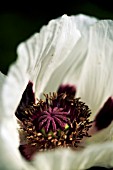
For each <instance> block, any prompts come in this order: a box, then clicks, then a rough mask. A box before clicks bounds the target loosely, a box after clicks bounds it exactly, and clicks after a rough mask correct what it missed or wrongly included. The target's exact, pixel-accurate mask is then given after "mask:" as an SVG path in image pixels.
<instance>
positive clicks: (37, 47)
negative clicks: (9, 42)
mask: <svg viewBox="0 0 113 170" xmlns="http://www.w3.org/2000/svg"><path fill="white" fill-rule="evenodd" d="M73 35H74V36H73ZM80 36H81V35H80V32H79V30H78V29H77V28H76V23H75V22H74V21H73V20H72V19H71V18H70V17H68V16H66V15H64V16H62V17H61V18H59V19H58V20H52V21H50V22H49V24H48V25H47V26H44V27H43V28H42V29H41V31H40V34H38V33H37V34H35V35H34V36H33V37H31V38H30V39H29V40H28V41H26V42H25V43H22V44H20V46H19V47H18V55H19V57H18V59H17V61H16V63H15V64H13V65H12V66H11V67H10V70H9V73H8V77H7V79H6V82H5V85H4V89H3V103H4V106H6V109H5V110H6V113H7V114H9V113H14V112H15V110H16V108H17V106H18V103H19V101H20V99H21V97H22V93H23V91H24V89H25V87H26V85H27V83H28V81H29V80H30V81H32V82H33V85H34V90H35V92H36V93H35V95H36V96H39V95H40V94H41V93H42V92H43V89H44V87H45V86H46V84H47V82H48V80H49V77H50V76H51V74H52V72H53V71H54V69H55V68H56V67H58V66H59V65H60V64H61V63H62V62H63V61H64V60H65V59H66V58H67V57H68V54H69V53H70V51H71V50H72V48H73V47H74V45H75V44H76V42H77V41H78V40H79V38H80ZM4 96H5V97H4ZM6 98H7V101H8V102H6Z"/></svg>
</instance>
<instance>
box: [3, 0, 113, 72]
mask: <svg viewBox="0 0 113 170" xmlns="http://www.w3.org/2000/svg"><path fill="white" fill-rule="evenodd" d="M79 13H83V14H87V15H91V16H95V17H97V18H99V19H113V5H112V0H107V1H105V2H104V1H102V0H89V1H88V0H77V1H76V0H68V1H67V0H53V1H49V0H48V1H46V0H45V1H44V0H40V1H38V0H37V2H34V1H33V0H32V1H30V2H25V1H24V0H23V2H22V1H15V2H12V3H11V1H9V2H7V1H4V2H2V5H1V4H0V70H1V71H2V72H3V73H5V74H6V73H7V71H8V67H9V65H10V64H11V63H12V62H13V61H15V60H16V48H17V45H18V44H19V43H20V42H21V41H24V40H26V39H27V38H28V37H29V36H31V35H32V34H34V33H35V32H38V31H39V30H40V28H41V26H42V25H45V24H47V23H48V21H49V20H51V19H54V18H57V17H59V16H61V15H63V14H67V15H75V14H79Z"/></svg>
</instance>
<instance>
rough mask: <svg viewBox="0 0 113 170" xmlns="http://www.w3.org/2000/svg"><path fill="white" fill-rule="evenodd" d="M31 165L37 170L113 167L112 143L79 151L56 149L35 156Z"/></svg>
mask: <svg viewBox="0 0 113 170" xmlns="http://www.w3.org/2000/svg"><path fill="white" fill-rule="evenodd" d="M33 165H34V166H35V167H36V168H37V169H38V170H42V169H45V170H53V169H54V170H85V169H88V168H90V167H92V166H103V167H113V143H110V142H108V143H103V144H97V145H91V146H88V147H87V148H86V149H84V150H81V151H72V150H70V149H57V150H55V151H51V152H45V153H42V154H37V155H36V158H35V160H34V162H33Z"/></svg>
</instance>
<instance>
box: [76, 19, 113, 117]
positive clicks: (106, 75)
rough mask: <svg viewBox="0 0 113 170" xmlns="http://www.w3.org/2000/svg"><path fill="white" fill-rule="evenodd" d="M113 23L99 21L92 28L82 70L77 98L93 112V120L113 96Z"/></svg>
mask: <svg viewBox="0 0 113 170" xmlns="http://www.w3.org/2000/svg"><path fill="white" fill-rule="evenodd" d="M112 27H113V21H110V20H103V21H99V22H97V23H96V24H94V26H92V27H91V28H90V39H89V45H88V54H87V59H86V61H85V64H84V66H83V68H82V74H81V77H80V80H79V84H78V93H77V96H79V97H81V99H82V100H83V101H84V102H86V104H87V105H88V106H89V107H90V108H91V110H92V113H93V114H92V118H94V116H95V114H96V113H97V112H98V110H99V109H100V107H101V106H102V105H103V104H104V102H105V101H106V100H107V99H108V98H109V97H110V96H112V95H113V67H112V63H113V48H112V46H113V29H112Z"/></svg>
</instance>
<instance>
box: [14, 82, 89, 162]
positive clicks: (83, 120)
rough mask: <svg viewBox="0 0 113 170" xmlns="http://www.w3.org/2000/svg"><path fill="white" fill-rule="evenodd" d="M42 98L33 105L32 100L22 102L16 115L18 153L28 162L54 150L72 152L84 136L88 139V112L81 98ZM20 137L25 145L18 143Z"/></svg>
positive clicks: (53, 95)
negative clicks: (42, 152)
mask: <svg viewBox="0 0 113 170" xmlns="http://www.w3.org/2000/svg"><path fill="white" fill-rule="evenodd" d="M29 86H30V85H28V87H29ZM28 87H27V90H28V89H29V88H28ZM30 87H31V86H30ZM31 90H32V89H31ZM25 94H26V91H25V92H24V94H23V97H24V98H25ZM26 96H27V95H26ZM31 96H33V95H31ZM44 96H45V100H38V102H37V103H34V101H33V100H34V99H33V98H32V100H31V101H29V100H28V101H27V104H26V103H25V102H24V105H23V104H22V103H23V98H22V101H21V102H20V105H19V106H18V109H17V112H16V113H15V115H16V116H17V118H18V119H19V121H18V122H19V124H20V129H19V134H20V147H19V150H20V152H21V154H22V155H23V156H24V157H25V158H26V159H27V160H31V159H32V155H33V154H34V153H35V152H36V151H46V150H48V149H55V148H57V147H70V148H73V149H75V148H77V147H78V146H79V143H80V141H81V139H82V138H83V137H84V136H86V137H89V136H90V135H89V134H88V130H89V128H90V127H91V123H92V122H91V121H89V116H90V114H91V112H90V110H89V108H88V106H87V105H85V103H83V102H81V101H80V98H76V99H75V98H74V96H73V95H72V93H71V94H69V93H66V92H65V93H50V94H44ZM20 108H21V109H20ZM21 136H24V142H23V141H21V138H22V137H21ZM28 146H30V147H29V149H28Z"/></svg>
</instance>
